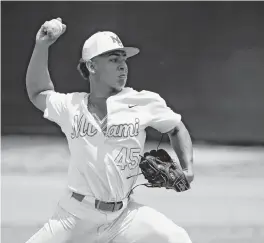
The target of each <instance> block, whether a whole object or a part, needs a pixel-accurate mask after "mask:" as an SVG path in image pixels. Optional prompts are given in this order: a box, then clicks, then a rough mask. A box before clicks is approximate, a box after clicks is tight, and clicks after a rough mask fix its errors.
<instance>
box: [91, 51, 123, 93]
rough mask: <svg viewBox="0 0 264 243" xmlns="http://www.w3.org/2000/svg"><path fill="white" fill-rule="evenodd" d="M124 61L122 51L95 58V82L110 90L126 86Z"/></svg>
mask: <svg viewBox="0 0 264 243" xmlns="http://www.w3.org/2000/svg"><path fill="white" fill-rule="evenodd" d="M126 59H127V58H126V53H125V52H124V51H113V52H109V53H107V54H104V55H102V56H98V57H96V59H95V62H96V76H97V80H98V81H99V82H103V83H104V84H106V85H107V86H109V87H110V88H114V89H116V90H120V89H122V88H123V87H124V86H125V85H126V81H127V75H128V67H127V64H126Z"/></svg>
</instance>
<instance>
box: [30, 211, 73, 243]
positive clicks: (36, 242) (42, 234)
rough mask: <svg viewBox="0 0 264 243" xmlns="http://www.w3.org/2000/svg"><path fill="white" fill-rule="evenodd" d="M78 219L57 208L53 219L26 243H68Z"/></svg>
mask: <svg viewBox="0 0 264 243" xmlns="http://www.w3.org/2000/svg"><path fill="white" fill-rule="evenodd" d="M77 221H78V219H77V218H76V217H74V216H73V215H71V214H69V213H68V212H66V211H65V210H64V209H62V208H60V207H58V208H57V210H56V212H55V213H54V215H53V217H52V218H51V219H50V220H49V221H48V222H47V223H46V224H45V225H44V226H43V227H42V228H41V229H40V230H39V231H38V232H37V233H35V234H34V235H33V236H32V237H31V238H30V239H29V240H28V241H27V242H26V243H66V242H67V243H68V242H70V239H71V236H72V231H73V229H74V228H75V226H76V223H77Z"/></svg>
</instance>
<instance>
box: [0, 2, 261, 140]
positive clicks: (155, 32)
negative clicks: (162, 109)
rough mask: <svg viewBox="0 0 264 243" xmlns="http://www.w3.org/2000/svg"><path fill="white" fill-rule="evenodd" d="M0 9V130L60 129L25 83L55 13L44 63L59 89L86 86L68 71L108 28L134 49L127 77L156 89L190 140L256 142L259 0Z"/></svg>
mask: <svg viewBox="0 0 264 243" xmlns="http://www.w3.org/2000/svg"><path fill="white" fill-rule="evenodd" d="M1 12H2V14H1V18H2V21H1V25H2V26H1V32H2V33H1V37H2V41H1V58H2V62H1V63H2V67H1V70H2V72H1V75H2V77H1V81H2V89H1V90H2V95H1V96H2V97H1V99H2V105H1V106H2V107H1V113H2V114H1V115H2V116H1V119H2V123H1V125H2V127H1V128H2V134H3V135H4V134H54V135H61V131H60V129H59V128H58V126H57V125H56V124H54V123H51V122H50V121H48V120H45V119H44V118H43V117H42V113H41V112H40V111H38V110H37V109H36V108H34V107H33V105H32V104H31V103H30V101H29V100H28V98H27V94H26V90H25V74H26V69H27V65H28V62H29V59H30V56H31V53H32V49H33V47H34V41H35V35H36V33H37V31H38V29H39V27H40V26H41V25H42V24H43V23H44V22H45V21H46V20H50V19H52V18H56V17H61V18H62V19H63V21H64V22H65V23H66V25H67V31H66V33H65V34H64V35H63V36H62V37H61V38H60V39H59V41H57V42H56V43H55V44H54V45H53V46H52V47H51V50H50V65H49V66H50V72H51V76H52V79H53V81H54V83H55V87H56V89H57V91H59V92H73V91H89V85H88V83H87V82H85V81H84V80H83V79H82V78H81V76H80V75H79V73H78V71H77V70H76V66H77V64H78V61H79V58H80V54H81V48H82V45H83V43H84V41H85V40H86V38H88V37H89V36H90V35H91V34H93V33H94V32H95V31H98V30H110V31H113V32H115V33H116V34H118V35H119V36H120V38H121V40H122V42H123V43H124V44H125V45H135V46H138V47H139V48H141V54H140V55H138V56H136V57H135V58H132V59H130V60H129V67H130V73H129V85H130V86H132V87H134V88H135V89H139V90H141V89H146V90H150V91H154V92H158V93H159V94H160V95H161V96H162V97H163V98H164V99H165V100H166V101H167V103H168V104H169V105H170V106H171V107H172V108H173V109H174V110H175V111H176V112H178V113H181V114H182V116H183V118H184V122H185V123H186V125H187V127H188V128H189V129H190V132H191V135H192V137H193V139H194V141H195V142H213V143H223V144H244V145H248V144H264V127H263V126H264V31H263V30H264V14H263V13H264V3H263V2H1ZM157 136H158V135H157V134H156V133H155V131H152V130H150V131H149V135H148V138H149V139H153V138H157Z"/></svg>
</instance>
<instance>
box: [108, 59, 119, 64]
mask: <svg viewBox="0 0 264 243" xmlns="http://www.w3.org/2000/svg"><path fill="white" fill-rule="evenodd" d="M110 62H114V63H116V62H118V58H111V59H110Z"/></svg>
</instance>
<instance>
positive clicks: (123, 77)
mask: <svg viewBox="0 0 264 243" xmlns="http://www.w3.org/2000/svg"><path fill="white" fill-rule="evenodd" d="M119 78H121V79H126V78H127V75H126V74H122V75H119Z"/></svg>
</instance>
